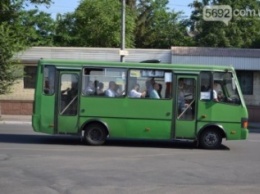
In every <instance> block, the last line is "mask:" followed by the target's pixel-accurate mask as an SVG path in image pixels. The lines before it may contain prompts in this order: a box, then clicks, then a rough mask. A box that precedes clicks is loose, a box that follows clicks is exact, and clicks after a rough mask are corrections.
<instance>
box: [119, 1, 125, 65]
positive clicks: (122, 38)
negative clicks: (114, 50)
mask: <svg viewBox="0 0 260 194" xmlns="http://www.w3.org/2000/svg"><path fill="white" fill-rule="evenodd" d="M120 51H121V52H120V62H125V53H124V52H125V0H122V7H121V50H120Z"/></svg>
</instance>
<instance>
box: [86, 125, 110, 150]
mask: <svg viewBox="0 0 260 194" xmlns="http://www.w3.org/2000/svg"><path fill="white" fill-rule="evenodd" d="M106 137H107V131H106V128H105V127H104V126H103V125H101V124H99V123H93V124H90V125H88V126H87V127H86V129H85V133H84V140H85V141H86V142H87V143H88V144H90V145H103V144H104V143H105V141H106Z"/></svg>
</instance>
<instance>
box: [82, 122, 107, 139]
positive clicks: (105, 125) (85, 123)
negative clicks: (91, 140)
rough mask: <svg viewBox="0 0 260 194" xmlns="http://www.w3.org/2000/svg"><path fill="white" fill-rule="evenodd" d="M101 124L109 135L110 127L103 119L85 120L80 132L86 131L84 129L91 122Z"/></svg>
mask: <svg viewBox="0 0 260 194" xmlns="http://www.w3.org/2000/svg"><path fill="white" fill-rule="evenodd" d="M94 123H95V124H100V125H102V126H103V127H104V128H105V129H106V132H107V135H109V128H108V124H107V123H106V122H104V121H102V120H101V119H89V120H87V121H85V122H84V123H83V124H82V126H81V127H80V132H84V130H85V129H86V128H87V127H88V126H89V125H91V124H94Z"/></svg>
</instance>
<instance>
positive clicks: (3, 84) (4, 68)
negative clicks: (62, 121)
mask: <svg viewBox="0 0 260 194" xmlns="http://www.w3.org/2000/svg"><path fill="white" fill-rule="evenodd" d="M28 2H29V1H26V0H20V1H15V0H2V1H1V2H0V13H1V17H0V37H1V38H0V45H1V47H0V94H5V93H7V92H8V91H9V88H10V86H11V85H12V84H13V83H14V81H15V80H16V79H17V78H18V77H20V75H19V74H18V72H17V67H16V65H15V64H17V61H16V60H15V59H14V55H15V54H16V53H18V52H19V51H22V50H24V49H25V48H26V47H27V46H28V43H29V42H31V40H30V39H29V38H28V37H29V36H30V35H31V31H30V30H28V29H30V27H31V26H25V23H23V22H22V21H24V20H22V18H23V16H24V12H23V11H22V10H23V8H24V6H25V3H28ZM30 2H32V3H36V4H40V3H46V4H47V5H48V4H50V3H51V1H50V0H32V1H30Z"/></svg>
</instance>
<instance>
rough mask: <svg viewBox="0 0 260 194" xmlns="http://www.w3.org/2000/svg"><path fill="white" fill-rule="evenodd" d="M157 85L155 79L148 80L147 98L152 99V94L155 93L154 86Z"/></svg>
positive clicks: (146, 83)
mask: <svg viewBox="0 0 260 194" xmlns="http://www.w3.org/2000/svg"><path fill="white" fill-rule="evenodd" d="M154 83H155V81H154V78H151V79H150V80H146V82H145V85H146V91H147V93H146V97H150V93H151V92H152V91H153V84H154Z"/></svg>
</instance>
